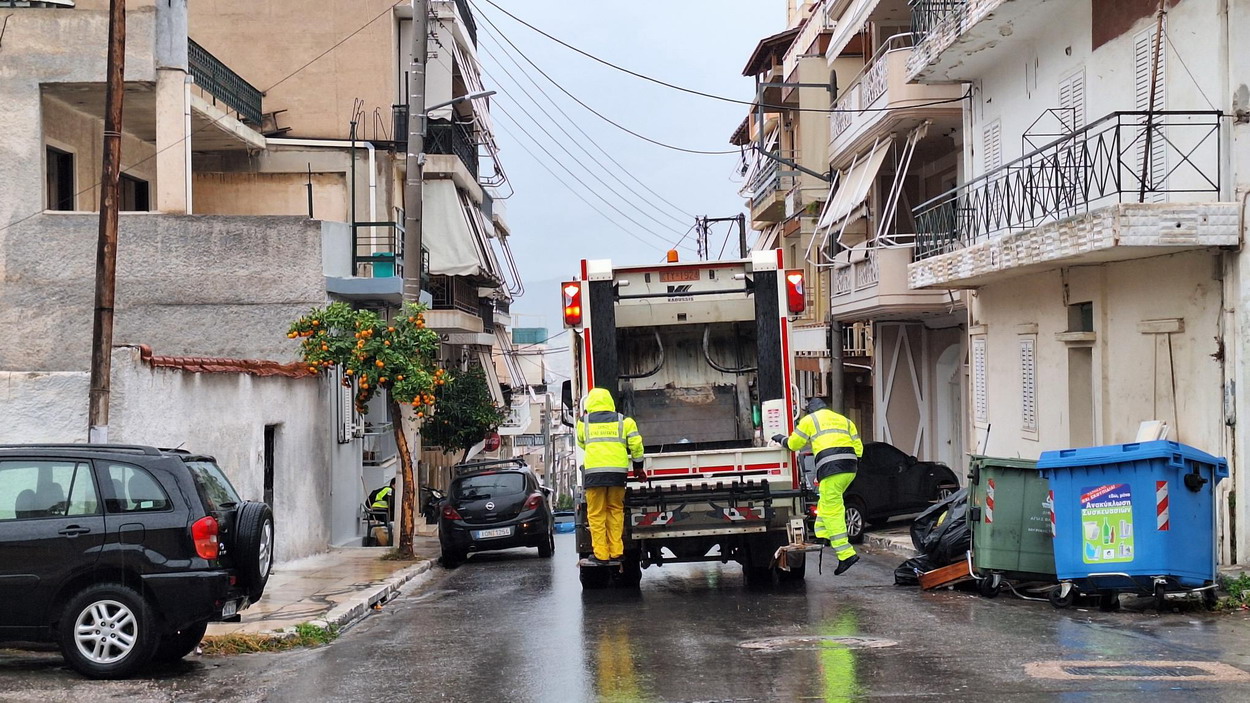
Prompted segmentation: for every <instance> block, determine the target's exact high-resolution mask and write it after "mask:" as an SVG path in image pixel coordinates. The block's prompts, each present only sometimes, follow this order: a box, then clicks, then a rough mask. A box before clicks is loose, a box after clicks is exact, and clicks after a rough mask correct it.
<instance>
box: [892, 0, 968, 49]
mask: <svg viewBox="0 0 1250 703" xmlns="http://www.w3.org/2000/svg"><path fill="white" fill-rule="evenodd" d="M907 4H908V6H909V7H911V31H912V33H913V34H915V35H916V38H917V39H924V37H925V36H926V35H927V34H929V32H932V31H933V28H934V27H936V26H937V25H939V24H941V23H942V22H944V21H946V19H947V18H948V17H952V16H954V17H960V16H962V15H963V13H964V11H965V10H967V8H968V0H909V1H908V3H907Z"/></svg>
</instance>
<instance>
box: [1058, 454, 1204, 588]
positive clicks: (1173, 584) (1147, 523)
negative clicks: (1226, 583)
mask: <svg viewBox="0 0 1250 703" xmlns="http://www.w3.org/2000/svg"><path fill="white" fill-rule="evenodd" d="M1037 468H1038V469H1039V470H1041V471H1042V474H1043V475H1044V476H1045V477H1046V478H1047V480H1048V481H1049V484H1050V491H1051V494H1052V497H1051V500H1052V511H1053V513H1052V517H1053V525H1054V528H1053V529H1054V547H1055V568H1056V571H1057V576H1058V578H1059V579H1060V580H1061V581H1068V582H1071V583H1072V584H1074V585H1075V586H1076V587H1077V588H1078V589H1080V590H1081V591H1084V592H1086V593H1093V592H1103V593H1116V592H1122V591H1131V592H1139V593H1145V594H1154V595H1155V596H1156V597H1158V598H1162V597H1163V596H1162V594H1163V593H1164V592H1173V591H1181V590H1187V589H1196V588H1202V587H1203V586H1209V585H1211V584H1213V583H1214V582H1215V577H1216V555H1215V548H1216V545H1215V488H1216V485H1217V484H1218V483H1219V481H1220V479H1223V478H1226V477H1227V476H1228V461H1227V460H1225V459H1220V458H1217V457H1214V456H1211V455H1210V454H1207V453H1206V452H1203V451H1200V450H1198V449H1195V448H1193V447H1190V446H1187V445H1184V444H1180V443H1179V442H1169V441H1163V440H1161V441H1155V442H1137V443H1133V444H1116V445H1110V446H1104V447H1088V448H1083V449H1063V450H1060V451H1052V452H1044V453H1043V454H1042V456H1041V459H1040V460H1039V461H1038V462H1037ZM1211 595H1213V593H1212V594H1211Z"/></svg>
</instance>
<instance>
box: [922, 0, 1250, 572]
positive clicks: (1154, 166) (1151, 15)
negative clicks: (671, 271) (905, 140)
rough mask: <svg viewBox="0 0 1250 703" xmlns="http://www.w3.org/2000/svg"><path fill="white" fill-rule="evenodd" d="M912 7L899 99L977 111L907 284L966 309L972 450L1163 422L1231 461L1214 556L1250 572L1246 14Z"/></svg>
mask: <svg viewBox="0 0 1250 703" xmlns="http://www.w3.org/2000/svg"><path fill="white" fill-rule="evenodd" d="M910 5H911V7H910V10H911V25H912V32H913V43H914V47H913V48H912V49H911V52H910V55H909V56H908V57H907V59H906V62H905V63H906V65H905V69H904V75H905V76H906V78H907V79H908V80H910V81H913V82H917V83H921V84H924V85H925V86H926V87H927V88H928V89H932V90H939V89H943V87H945V86H969V87H970V90H971V97H970V100H969V102H968V104H967V105H966V107H965V110H964V112H963V124H962V132H963V135H964V137H963V140H962V150H961V153H960V158H959V161H960V166H959V169H958V178H957V182H956V183H954V184H951V185H949V187H946V188H945V190H943V191H942V192H937V193H933V192H932V191H930V192H929V193H926V194H925V195H926V196H927V197H925V198H924V200H923V202H920V203H918V204H915V205H914V207H913V209H912V217H913V219H914V221H915V231H916V238H915V240H916V243H915V250H914V259H915V260H914V262H913V263H911V264H910V265H909V266H908V282H909V285H910V287H911V288H912V289H913V292H914V294H924V293H925V292H926V291H932V292H934V293H933V294H934V295H942V294H943V293H942V292H943V291H947V290H963V291H967V293H968V297H967V300H968V342H967V343H968V359H969V367H970V376H971V379H970V384H969V385H970V388H969V393H970V401H971V402H970V403H969V412H968V415H967V422H968V424H969V427H970V430H971V431H970V433H969V435H968V441H969V443H970V445H971V446H976V447H977V448H978V449H982V450H984V451H985V452H987V453H989V454H992V455H1001V456H1020V457H1024V458H1036V457H1037V456H1038V455H1039V453H1040V452H1042V451H1046V450H1050V449H1059V448H1064V447H1080V446H1088V445H1097V444H1110V443H1122V442H1131V441H1133V440H1134V439H1135V438H1136V436H1137V432H1138V428H1139V424H1140V423H1142V422H1143V421H1149V420H1159V421H1162V422H1166V423H1167V424H1168V426H1169V435H1168V438H1169V439H1174V440H1179V441H1181V442H1185V443H1187V444H1191V445H1194V446H1196V447H1199V448H1201V449H1203V450H1206V451H1208V452H1211V453H1213V454H1217V455H1223V456H1227V457H1228V458H1229V460H1230V463H1231V464H1232V467H1233V479H1232V480H1231V481H1225V482H1223V484H1222V486H1221V492H1220V494H1219V498H1220V500H1219V514H1218V525H1219V536H1220V543H1221V555H1222V560H1223V561H1224V562H1226V563H1228V562H1241V561H1245V560H1246V558H1247V556H1248V554H1250V541H1248V540H1250V538H1248V537H1247V531H1246V530H1244V528H1241V529H1237V530H1234V526H1235V525H1244V524H1246V520H1247V517H1246V516H1247V513H1246V509H1245V507H1244V504H1245V501H1244V500H1242V501H1236V500H1235V499H1234V496H1235V495H1236V493H1237V492H1242V493H1243V494H1244V492H1245V489H1246V488H1247V485H1246V476H1245V470H1244V468H1243V466H1244V463H1245V462H1244V460H1243V459H1242V452H1243V450H1242V449H1240V448H1241V447H1244V446H1245V440H1246V439H1247V437H1246V433H1245V431H1244V429H1243V426H1244V421H1243V422H1242V423H1239V422H1238V416H1239V415H1241V416H1242V417H1245V415H1244V411H1245V410H1246V409H1247V406H1246V396H1245V393H1244V391H1243V390H1242V389H1244V388H1246V386H1245V384H1244V381H1245V380H1246V379H1245V362H1244V361H1243V360H1242V358H1241V356H1242V355H1241V353H1240V352H1241V348H1242V344H1241V343H1240V341H1241V339H1242V335H1243V334H1244V333H1243V332H1242V330H1244V329H1246V321H1247V320H1246V313H1245V307H1244V305H1243V303H1244V301H1246V299H1247V298H1246V293H1245V291H1246V278H1245V275H1244V273H1243V268H1244V262H1243V261H1242V260H1241V255H1240V249H1241V246H1242V238H1243V236H1244V227H1245V217H1244V215H1245V210H1244V201H1245V198H1246V193H1247V192H1248V190H1250V150H1247V148H1246V146H1245V145H1246V143H1247V136H1248V135H1250V132H1248V131H1247V130H1248V128H1247V119H1246V114H1247V112H1246V111H1247V101H1248V98H1247V95H1248V94H1247V89H1246V86H1245V82H1244V81H1245V76H1246V75H1250V72H1248V68H1250V51H1247V50H1246V49H1245V48H1244V47H1243V46H1240V45H1239V43H1238V42H1237V41H1236V36H1235V32H1236V30H1237V29H1238V28H1241V27H1245V26H1247V24H1246V23H1247V20H1248V19H1250V3H1246V2H1243V1H1241V0H1232V1H1228V2H1225V1H1222V0H1169V2H1167V3H1166V5H1162V6H1161V4H1160V3H1159V2H1156V1H1155V0H1098V1H1096V2H1090V1H1088V0H1048V1H1045V2H1042V1H1032V2H1024V1H1014V2H1010V1H1004V0H969V1H967V2H964V1H949V0H943V1H937V0H913V1H912V2H911V3H910ZM1161 9H1162V10H1163V12H1160V10H1161ZM959 90H963V88H959ZM938 185H939V186H940V184H938Z"/></svg>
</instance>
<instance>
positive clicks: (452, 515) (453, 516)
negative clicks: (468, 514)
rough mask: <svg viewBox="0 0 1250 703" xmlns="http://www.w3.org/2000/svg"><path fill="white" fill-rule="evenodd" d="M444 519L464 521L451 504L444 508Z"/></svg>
mask: <svg viewBox="0 0 1250 703" xmlns="http://www.w3.org/2000/svg"><path fill="white" fill-rule="evenodd" d="M443 517H444V518H446V519H448V520H463V519H464V518H462V517H460V513H459V512H458V511H457V510H456V509H455V508H453V507H452V506H451V504H450V503H448V504H447V505H444V506H443Z"/></svg>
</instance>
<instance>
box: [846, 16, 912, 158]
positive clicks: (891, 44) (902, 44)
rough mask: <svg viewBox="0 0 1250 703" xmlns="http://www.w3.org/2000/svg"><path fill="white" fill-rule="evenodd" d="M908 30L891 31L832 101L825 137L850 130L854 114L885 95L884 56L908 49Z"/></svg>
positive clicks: (886, 73) (886, 65) (886, 66)
mask: <svg viewBox="0 0 1250 703" xmlns="http://www.w3.org/2000/svg"><path fill="white" fill-rule="evenodd" d="M914 36H915V35H913V34H911V33H903V34H895V35H894V36H892V37H890V38H889V39H886V40H885V42H884V43H883V44H882V45H881V48H879V49H877V52H876V53H875V54H873V55H872V58H871V59H869V60H868V62H867V63H865V64H864V67H863V68H862V69H860V71H859V73H857V74H855V77H854V78H852V79H851V80H850V82H849V83H848V84H847V87H846V88H845V89H844V90H843V91H842V95H841V96H839V97H838V100H837V102H836V103H835V104H834V109H835V110H837V111H838V112H834V113H833V114H831V115H830V117H829V137H830V139H831V140H832V139H836V138H837V137H838V135H840V134H842V133H843V132H845V131H846V130H848V129H850V127H851V123H852V121H853V120H854V116H855V115H856V114H857V113H862V112H863V111H864V110H867V109H868V108H870V107H872V106H873V103H875V102H877V100H879V99H880V98H881V96H883V95H885V92H886V89H887V88H888V87H889V85H890V71H889V67H890V63H889V61H887V60H886V57H887V55H888V54H889V53H890V52H893V51H899V50H909V49H910V48H911V47H912V45H913V37H914Z"/></svg>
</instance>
